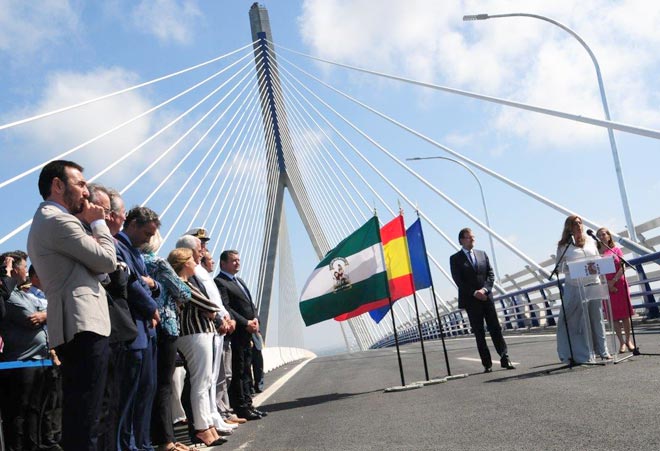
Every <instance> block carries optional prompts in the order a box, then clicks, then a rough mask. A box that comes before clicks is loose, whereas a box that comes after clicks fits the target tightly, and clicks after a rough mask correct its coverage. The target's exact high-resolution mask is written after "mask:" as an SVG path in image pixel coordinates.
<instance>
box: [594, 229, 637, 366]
mask: <svg viewBox="0 0 660 451" xmlns="http://www.w3.org/2000/svg"><path fill="white" fill-rule="evenodd" d="M596 236H597V237H598V239H599V240H600V241H601V242H599V243H598V244H597V247H598V252H600V255H602V256H603V257H608V256H610V255H611V256H612V258H613V259H614V267H615V269H616V271H615V272H614V274H607V276H606V277H607V288H608V289H609V292H610V303H611V306H612V314H611V319H612V321H614V331H615V332H616V336H617V338H618V339H619V353H623V352H626V350H629V351H634V350H635V344H634V343H633V341H632V339H631V338H630V318H631V317H632V315H633V314H634V311H633V308H632V304H631V303H630V289H629V288H628V281H627V280H626V275H625V269H624V267H623V265H622V264H621V259H622V258H623V252H622V251H621V248H619V247H617V246H616V244H614V240H612V234H611V233H610V231H609V230H608V229H607V227H601V228H600V229H598V230H597V231H596ZM603 243H604V244H603ZM609 313H610V312H609V311H608V317H610V316H609ZM622 326H623V330H624V332H625V335H626V337H625V340H624V338H623V334H622V333H621V327H622Z"/></svg>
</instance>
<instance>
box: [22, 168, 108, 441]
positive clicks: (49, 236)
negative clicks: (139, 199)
mask: <svg viewBox="0 0 660 451" xmlns="http://www.w3.org/2000/svg"><path fill="white" fill-rule="evenodd" d="M82 171H83V168H82V167H81V166H79V165H78V164H76V163H74V162H71V161H64V160H57V161H51V162H50V163H48V164H47V165H46V166H44V168H43V169H42V170H41V174H40V175H39V193H40V194H41V196H42V197H43V199H44V202H43V203H41V204H40V205H39V208H38V209H37V212H36V213H35V215H34V218H33V220H32V227H31V228H30V233H29V236H28V254H29V256H30V259H31V260H32V263H33V264H34V267H35V269H36V270H37V273H38V274H39V277H40V279H41V282H42V285H43V289H44V292H45V293H46V297H47V299H48V332H49V336H50V346H51V347H54V348H56V350H57V353H58V356H59V357H60V360H61V361H62V388H63V395H64V396H63V398H64V399H63V406H62V409H63V412H62V414H63V415H62V417H63V421H62V447H63V448H64V449H65V450H81V451H88V450H89V451H92V450H94V451H96V449H97V447H96V445H97V440H98V430H99V427H98V426H99V425H98V423H99V415H100V411H101V399H102V394H103V390H104V386H105V380H106V374H107V362H108V353H109V341H108V336H109V335H110V317H109V315H108V303H107V298H106V293H105V290H104V289H103V287H102V285H101V282H100V278H101V277H102V276H103V275H105V274H106V273H110V272H113V271H114V270H115V267H116V265H117V256H116V251H115V245H114V241H113V239H112V236H111V235H110V231H109V229H108V226H107V225H106V223H105V212H104V210H103V207H100V206H97V205H93V204H91V203H89V202H88V201H87V198H88V197H89V192H88V190H87V182H86V181H85V178H84V177H83V175H82ZM75 214H80V215H81V216H82V217H83V218H84V220H85V222H86V223H88V224H90V225H91V228H92V236H90V235H88V234H87V232H86V231H85V228H84V227H83V225H82V223H81V222H80V220H78V218H76V217H75V216H74V215H75Z"/></svg>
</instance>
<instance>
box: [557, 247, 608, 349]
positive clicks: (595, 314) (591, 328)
mask: <svg viewBox="0 0 660 451" xmlns="http://www.w3.org/2000/svg"><path fill="white" fill-rule="evenodd" d="M567 266H568V275H569V277H567V278H566V284H570V285H571V286H572V287H573V288H574V289H577V293H578V294H579V297H580V299H581V301H582V318H583V324H582V327H584V328H585V330H586V337H587V343H588V351H589V357H590V358H589V361H593V360H594V358H595V356H596V355H600V356H602V355H604V354H605V353H609V352H608V349H607V342H606V337H607V331H606V330H605V327H604V322H603V309H602V308H603V302H606V303H607V306H608V309H607V310H608V311H609V312H611V311H612V307H611V304H610V294H609V290H608V287H607V279H606V278H605V275H606V274H612V273H614V272H616V268H615V265H614V259H613V258H612V256H607V257H600V256H599V257H596V256H594V257H587V258H582V259H578V260H573V261H570V262H567ZM608 326H609V334H610V336H611V338H612V340H611V344H610V346H611V347H612V349H613V350H614V353H613V354H612V353H610V354H611V355H616V349H617V347H616V343H615V336H614V333H613V330H614V324H613V322H612V315H609V321H608Z"/></svg>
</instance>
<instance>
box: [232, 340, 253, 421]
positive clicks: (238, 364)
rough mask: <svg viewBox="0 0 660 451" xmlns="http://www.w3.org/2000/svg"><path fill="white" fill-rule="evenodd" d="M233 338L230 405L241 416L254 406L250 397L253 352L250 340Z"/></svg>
mask: <svg viewBox="0 0 660 451" xmlns="http://www.w3.org/2000/svg"><path fill="white" fill-rule="evenodd" d="M237 338H238V337H234V338H232V341H231V374H232V378H231V384H229V390H228V393H229V404H231V407H232V409H234V410H235V411H236V413H237V414H239V416H240V411H241V410H244V409H248V408H250V407H251V406H252V398H251V397H250V387H251V383H250V380H251V377H250V371H251V366H252V350H251V349H250V342H249V340H248V341H247V342H246V341H244V340H240V339H237Z"/></svg>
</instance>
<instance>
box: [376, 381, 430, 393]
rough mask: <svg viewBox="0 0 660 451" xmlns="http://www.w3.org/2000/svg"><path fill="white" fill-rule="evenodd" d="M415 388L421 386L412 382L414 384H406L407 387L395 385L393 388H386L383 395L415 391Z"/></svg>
mask: <svg viewBox="0 0 660 451" xmlns="http://www.w3.org/2000/svg"><path fill="white" fill-rule="evenodd" d="M417 388H422V384H420V383H419V382H414V383H412V384H408V385H395V386H394V387H388V388H386V389H385V390H383V391H384V392H385V393H394V392H400V391H408V390H415V389H417Z"/></svg>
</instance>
